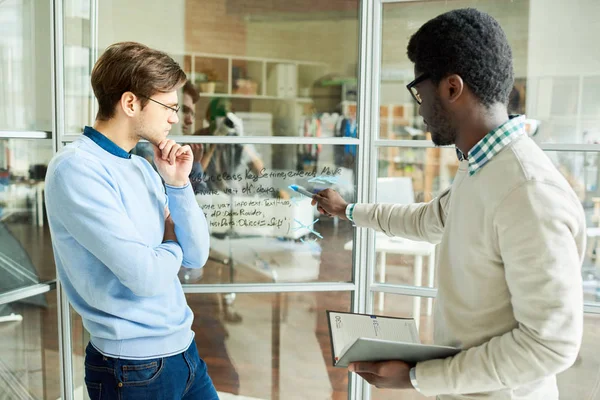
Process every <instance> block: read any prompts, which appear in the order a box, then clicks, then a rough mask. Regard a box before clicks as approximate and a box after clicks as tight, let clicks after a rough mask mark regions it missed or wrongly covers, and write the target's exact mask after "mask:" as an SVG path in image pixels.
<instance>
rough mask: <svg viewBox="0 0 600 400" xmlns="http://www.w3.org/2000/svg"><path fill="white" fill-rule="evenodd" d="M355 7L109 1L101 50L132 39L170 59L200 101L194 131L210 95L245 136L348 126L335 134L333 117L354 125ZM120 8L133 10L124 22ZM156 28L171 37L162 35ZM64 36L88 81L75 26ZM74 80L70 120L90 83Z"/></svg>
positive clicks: (320, 132)
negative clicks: (225, 106)
mask: <svg viewBox="0 0 600 400" xmlns="http://www.w3.org/2000/svg"><path fill="white" fill-rule="evenodd" d="M76 3H88V2H87V1H80V2H76ZM123 7H125V9H124V8H123ZM358 7H359V1H358V0H351V1H345V2H343V4H341V3H340V4H339V5H336V6H329V5H325V4H320V3H319V2H314V1H310V0H302V1H295V2H293V4H290V2H287V1H282V0H278V1H274V2H273V1H272V2H266V3H265V2H261V1H249V0H242V1H235V2H231V1H228V0H215V1H212V2H211V3H210V4H208V5H207V4H206V2H205V1H202V0H187V1H185V2H178V3H175V4H172V3H164V4H156V5H154V6H153V7H151V8H148V7H146V4H145V3H144V2H143V1H142V0H133V1H130V2H128V3H127V5H126V6H124V5H122V4H121V3H117V2H116V1H114V0H106V1H102V2H99V5H98V24H97V25H98V26H99V27H102V29H99V30H98V44H99V52H100V53H102V50H103V49H104V48H106V47H107V46H108V45H110V44H112V43H114V42H118V41H124V40H135V41H140V42H143V43H144V44H146V45H148V46H150V47H153V48H157V49H160V50H163V51H166V52H167V53H169V54H170V55H171V56H173V58H174V59H176V60H177V61H178V62H180V63H181V65H182V66H183V68H184V70H185V72H186V74H187V75H188V77H189V79H190V80H191V82H192V83H193V84H194V85H195V86H196V87H197V92H198V94H199V96H200V100H199V101H198V102H197V104H196V107H195V117H194V119H193V122H194V127H193V132H195V131H198V130H201V129H202V128H204V127H205V125H207V124H210V119H209V118H207V116H206V112H207V110H208V109H209V104H210V103H211V101H213V100H214V99H215V98H216V99H223V100H226V101H228V102H230V103H231V107H232V109H233V110H235V112H236V113H238V114H240V116H241V118H243V119H244V120H245V122H246V120H247V121H248V123H247V124H246V134H247V135H267V136H271V135H273V136H275V135H277V136H310V137H317V136H321V137H334V136H347V135H352V134H355V129H354V130H353V129H351V128H348V129H347V130H346V129H343V130H342V129H341V127H340V117H342V116H345V117H348V118H351V119H352V120H354V118H355V114H356V91H357V89H356V88H357V85H356V82H357V70H358V68H357V65H358ZM127 9H131V10H132V13H129V14H128V15H129V16H128V17H127V18H125V17H124V16H123V15H125V14H127V12H126V10H127ZM140 10H143V12H140ZM80 14H85V15H83V16H81V15H79V14H76V15H78V16H79V17H80V20H81V18H88V14H86V13H80ZM216 21H218V22H219V23H215V22H216ZM72 23H73V24H76V20H75V19H74V21H72ZM132 26H135V29H132V28H131V27H132ZM157 26H160V27H162V28H163V29H162V30H164V31H169V32H170V34H169V35H167V36H165V35H164V34H160V33H159V31H157V30H156V27H157ZM84 33H85V32H84ZM68 34H69V38H70V45H69V46H70V47H74V46H80V47H81V49H79V50H77V52H76V54H77V55H78V56H73V57H70V56H69V55H68V54H67V55H66V56H67V57H68V58H67V60H68V61H67V64H68V67H69V68H72V69H73V70H74V72H75V73H76V75H75V77H74V78H69V79H70V80H71V81H74V80H77V79H78V78H79V75H78V72H82V74H81V75H83V71H86V70H87V71H88V72H87V73H88V74H89V65H87V60H88V59H87V58H86V51H87V48H88V47H89V44H88V43H86V42H85V38H86V36H85V34H84V35H82V34H81V30H80V29H78V28H76V27H74V28H73V29H72V30H71V31H70V32H69V33H68ZM317 43H318V45H315V44H317ZM69 51H71V50H70V49H69ZM74 54H75V53H74ZM79 56H80V57H79ZM88 80H89V79H88ZM81 82H83V84H82V85H79V83H77V85H75V84H72V85H70V86H68V87H72V88H73V89H74V93H73V96H72V97H70V100H69V101H71V100H72V102H73V103H72V106H73V107H74V110H73V111H72V112H71V113H73V114H74V113H85V112H86V111H85V110H88V109H89V102H90V100H92V99H88V98H86V93H87V87H88V86H89V85H87V82H86V81H85V79H84V80H82V81H81ZM69 96H70V95H69ZM80 119H83V116H82V118H80ZM336 124H337V126H336ZM80 129H81V128H79V130H80ZM174 133H175V132H174Z"/></svg>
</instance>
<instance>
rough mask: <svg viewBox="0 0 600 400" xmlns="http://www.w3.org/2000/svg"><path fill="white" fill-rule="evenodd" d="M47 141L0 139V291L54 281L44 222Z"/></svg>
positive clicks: (50, 143)
mask: <svg viewBox="0 0 600 400" xmlns="http://www.w3.org/2000/svg"><path fill="white" fill-rule="evenodd" d="M51 157H52V141H51V140H25V139H0V293H3V292H6V291H9V290H14V289H17V288H21V287H25V286H28V285H31V284H35V283H38V282H40V281H47V280H50V279H54V277H55V270H54V261H53V258H52V248H51V243H50V234H49V232H48V230H47V227H45V221H44V197H43V193H44V177H45V173H46V166H47V165H48V162H49V161H50V158H51Z"/></svg>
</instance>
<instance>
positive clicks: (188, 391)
mask: <svg viewBox="0 0 600 400" xmlns="http://www.w3.org/2000/svg"><path fill="white" fill-rule="evenodd" d="M91 80H92V87H93V89H94V94H95V95H96V98H97V99H98V104H99V109H98V115H97V117H96V122H95V124H94V127H93V128H92V127H86V128H85V130H84V132H83V135H82V136H81V137H80V138H79V139H78V140H76V141H74V142H73V143H71V144H70V145H68V146H66V147H65V148H64V149H63V150H62V151H60V152H59V153H58V154H57V155H56V156H55V158H54V159H53V160H52V162H51V164H50V166H49V169H48V173H47V177H46V205H47V210H48V219H49V224H50V231H51V234H52V239H53V248H54V256H55V260H56V266H57V269H58V276H59V279H60V281H61V283H62V285H63V287H64V289H65V292H66V294H67V296H68V298H69V301H70V302H71V304H72V305H73V307H74V308H75V310H76V311H77V312H78V313H79V314H80V315H81V316H82V319H83V324H84V326H85V328H86V329H87V330H88V331H89V333H90V336H91V339H90V344H89V345H88V347H87V349H86V361H85V382H86V386H87V389H88V393H89V396H90V398H91V399H92V400H94V399H100V398H102V399H107V398H110V399H112V398H119V399H130V398H131V399H133V398H136V399H138V398H140V399H142V398H143V399H161V400H162V399H217V398H218V397H217V393H216V391H215V388H214V386H213V384H212V381H211V379H210V377H209V376H208V374H207V370H206V364H205V363H204V361H202V360H201V359H200V357H199V356H198V353H197V349H196V344H195V342H194V332H193V331H192V330H191V325H192V320H193V315H192V311H191V309H190V308H189V307H188V305H187V302H186V299H185V295H184V293H183V290H182V287H181V284H180V282H179V279H178V278H177V272H178V271H179V268H180V267H181V266H182V265H183V266H185V267H188V268H202V267H203V266H204V264H205V262H206V260H207V258H208V252H209V233H208V227H207V223H206V219H205V217H204V213H203V212H202V210H201V209H200V208H199V207H198V205H197V203H196V200H195V197H194V193H193V190H192V187H191V185H190V182H189V174H190V170H191V168H192V162H193V155H192V151H191V149H190V147H189V146H180V145H178V144H176V143H175V142H174V141H172V140H169V139H167V135H168V133H169V130H170V129H171V126H172V125H173V124H175V123H177V122H178V116H177V111H178V108H179V107H178V105H177V104H178V97H177V90H178V89H179V88H181V86H183V84H184V83H185V81H186V76H185V73H184V72H183V71H182V70H181V68H180V66H179V65H178V64H177V63H176V62H175V61H174V60H173V59H172V58H171V57H169V56H168V55H166V54H165V53H162V52H159V51H156V50H153V49H150V48H148V47H146V46H144V45H141V44H139V43H132V42H126V43H117V44H114V45H112V46H110V47H109V48H107V49H106V51H105V52H104V53H103V55H102V56H101V57H100V58H99V60H98V62H97V63H96V65H95V66H94V69H93V71H92V79H91ZM140 139H146V140H147V141H148V142H150V143H151V144H152V145H153V149H154V163H155V165H156V168H157V170H158V173H157V172H156V171H155V170H154V169H153V168H152V167H151V165H150V164H149V163H148V162H147V161H146V160H144V159H143V158H141V157H138V156H135V155H131V154H130V151H131V150H132V149H133V148H134V147H135V145H136V144H137V142H138V141H139V140H140ZM159 174H160V176H159ZM161 178H162V180H161ZM162 181H164V186H163V183H162Z"/></svg>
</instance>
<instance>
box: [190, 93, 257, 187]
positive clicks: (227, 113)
mask: <svg viewBox="0 0 600 400" xmlns="http://www.w3.org/2000/svg"><path fill="white" fill-rule="evenodd" d="M206 121H207V122H208V124H209V125H208V126H207V127H205V128H203V129H200V130H198V131H197V132H196V133H195V135H215V136H243V135H244V127H243V123H242V120H241V119H240V118H239V117H237V116H236V115H235V114H234V113H233V112H232V110H231V103H230V102H229V100H227V99H223V98H214V99H212V100H211V101H210V103H209V105H208V108H207V110H206ZM201 167H202V169H203V170H204V171H205V172H206V175H208V176H223V175H233V174H238V173H241V174H242V176H245V175H244V172H245V170H246V169H248V170H249V171H251V172H252V173H254V174H260V173H261V171H262V170H263V168H264V165H263V162H262V160H261V159H260V156H259V155H258V153H257V151H256V149H255V148H254V146H253V145H250V144H243V145H242V144H212V145H209V146H208V148H207V149H206V151H205V152H204V154H203V156H202V162H201ZM209 187H211V189H214V190H220V191H223V190H226V189H238V191H239V193H241V183H240V182H239V181H237V180H223V179H213V180H209Z"/></svg>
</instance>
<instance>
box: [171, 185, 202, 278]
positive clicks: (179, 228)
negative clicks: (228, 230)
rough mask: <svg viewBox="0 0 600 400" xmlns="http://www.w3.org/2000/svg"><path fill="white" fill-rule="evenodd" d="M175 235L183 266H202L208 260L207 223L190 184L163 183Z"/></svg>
mask: <svg viewBox="0 0 600 400" xmlns="http://www.w3.org/2000/svg"><path fill="white" fill-rule="evenodd" d="M165 187H166V192H167V197H168V199H169V210H170V211H171V218H172V219H173V223H174V224H175V235H176V236H177V241H178V242H179V245H180V246H181V248H182V249H183V264H182V265H183V266H184V267H187V268H202V267H203V266H204V264H206V260H208V253H209V250H210V237H209V233H208V223H207V222H206V217H205V216H204V213H203V212H202V209H201V208H200V206H199V205H198V202H197V201H196V197H195V196H194V191H193V189H192V186H191V184H189V183H188V184H187V185H186V186H185V187H182V188H179V187H173V186H169V185H165Z"/></svg>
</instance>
